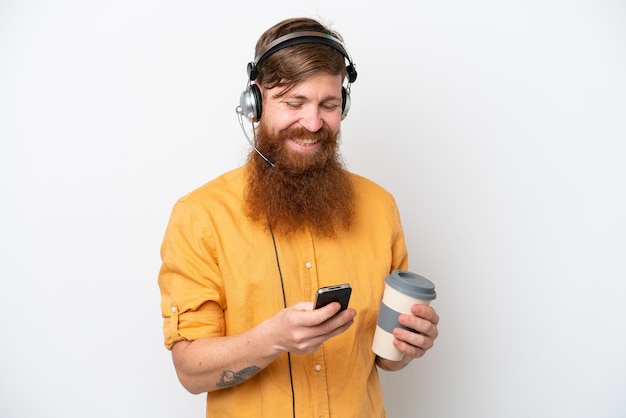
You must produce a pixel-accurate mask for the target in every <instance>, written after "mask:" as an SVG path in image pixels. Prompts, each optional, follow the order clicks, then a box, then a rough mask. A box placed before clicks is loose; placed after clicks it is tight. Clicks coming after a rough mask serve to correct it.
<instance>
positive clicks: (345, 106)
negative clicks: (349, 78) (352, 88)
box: [341, 87, 350, 120]
mask: <svg viewBox="0 0 626 418" xmlns="http://www.w3.org/2000/svg"><path fill="white" fill-rule="evenodd" d="M349 111H350V93H348V90H347V89H346V88H345V87H341V119H342V120H343V119H344V118H345V117H346V116H348V112H349Z"/></svg>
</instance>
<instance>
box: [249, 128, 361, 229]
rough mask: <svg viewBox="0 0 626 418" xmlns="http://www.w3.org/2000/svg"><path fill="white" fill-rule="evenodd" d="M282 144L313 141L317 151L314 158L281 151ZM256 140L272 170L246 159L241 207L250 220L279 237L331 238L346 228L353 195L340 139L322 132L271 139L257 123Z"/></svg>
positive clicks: (290, 133) (312, 154)
mask: <svg viewBox="0 0 626 418" xmlns="http://www.w3.org/2000/svg"><path fill="white" fill-rule="evenodd" d="M287 138H303V139H315V140H318V141H320V145H319V147H318V149H317V150H315V151H313V152H310V153H298V152H295V151H293V150H290V149H289V148H288V147H287V146H286V141H288V139H287ZM256 140H257V147H258V148H259V150H260V151H261V152H262V153H263V154H264V155H265V156H266V157H268V158H269V159H270V160H271V161H272V162H273V163H274V165H275V167H271V166H270V165H269V164H268V163H267V162H266V161H264V160H263V159H262V158H260V157H259V156H258V155H257V154H256V153H255V152H251V153H250V156H249V159H248V167H249V168H250V171H249V173H250V175H249V177H248V183H247V187H246V191H245V197H244V206H245V211H246V214H247V215H248V216H249V217H250V218H251V219H253V220H255V221H259V222H263V223H265V222H268V223H269V226H271V228H272V230H273V231H275V232H276V233H278V234H284V235H291V234H294V233H296V232H302V231H305V230H306V229H309V230H310V231H311V232H312V233H315V234H319V235H321V236H325V237H332V236H334V235H335V233H336V231H337V230H338V229H348V228H349V226H350V224H351V222H352V218H353V216H354V209H353V199H354V190H353V184H352V180H351V178H350V175H349V173H348V172H347V171H346V170H345V168H344V165H343V162H342V161H341V159H340V157H339V154H338V152H337V150H338V147H339V133H337V134H333V133H332V132H331V131H330V130H329V129H328V128H327V127H326V126H324V127H323V128H322V129H321V130H319V131H318V132H314V133H312V132H309V131H307V130H305V129H287V130H284V131H281V132H279V133H278V134H272V133H271V132H268V130H267V129H265V126H264V125H263V123H261V124H259V126H258V128H257V132H256Z"/></svg>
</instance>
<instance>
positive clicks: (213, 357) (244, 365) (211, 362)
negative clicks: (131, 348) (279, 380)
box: [172, 327, 281, 394]
mask: <svg viewBox="0 0 626 418" xmlns="http://www.w3.org/2000/svg"><path fill="white" fill-rule="evenodd" d="M280 353H281V350H279V349H278V348H276V347H273V346H272V344H271V343H270V342H269V341H267V339H266V338H265V336H264V332H263V329H262V327H256V328H253V329H251V330H249V331H247V332H245V333H242V334H239V335H234V336H228V337H213V338H203V339H199V340H195V341H179V342H177V343H176V344H175V345H174V347H173V348H172V357H173V359H174V366H175V368H176V373H177V374H178V378H179V380H180V382H181V383H182V385H183V386H184V387H185V388H186V389H187V390H188V391H189V392H191V393H194V394H198V393H202V392H211V391H214V390H218V389H223V388H227V387H230V386H234V385H237V384H239V383H242V382H244V381H246V380H248V379H250V378H251V377H252V376H254V375H255V374H257V373H258V372H259V371H261V370H262V369H263V368H265V367H266V366H267V365H269V364H270V363H271V362H272V361H273V360H274V359H275V358H276V357H277V356H278V355H279V354H280Z"/></svg>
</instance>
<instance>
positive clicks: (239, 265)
mask: <svg viewBox="0 0 626 418" xmlns="http://www.w3.org/2000/svg"><path fill="white" fill-rule="evenodd" d="M351 176H352V179H353V181H354V184H355V191H356V203H357V205H356V208H357V213H356V218H355V222H354V224H353V227H352V228H351V229H350V230H349V231H345V232H340V233H339V235H338V236H337V237H336V238H333V239H328V238H320V237H318V236H313V235H311V234H310V233H302V234H301V235H299V236H296V237H291V238H286V237H284V236H280V235H275V238H276V246H277V252H278V258H279V262H280V268H281V271H282V275H283V280H284V284H285V286H284V287H285V297H286V299H287V305H288V306H289V305H292V304H294V303H296V302H300V301H312V300H313V298H314V295H315V291H316V290H317V289H318V288H319V287H322V286H329V285H334V284H340V283H350V284H351V285H352V288H353V290H352V298H351V299H350V307H352V308H354V309H356V311H357V316H356V318H355V323H354V324H353V325H352V326H351V327H350V328H349V329H348V331H346V332H345V333H343V334H341V335H339V336H337V337H334V338H331V339H330V340H328V341H327V342H325V343H324V344H323V346H322V347H321V348H320V349H318V350H317V351H316V352H315V353H313V354H310V355H296V354H292V355H291V369H292V374H293V390H294V394H295V408H296V417H297V418H309V417H311V418H313V417H315V418H319V417H336V418H349V417H355V418H367V417H377V418H378V417H385V412H384V405H383V395H382V390H381V386H380V382H379V378H378V371H377V368H376V366H375V363H374V360H375V355H374V353H373V352H372V351H371V344H372V339H373V335H374V330H375V328H376V319H377V315H378V307H379V305H380V301H381V299H382V294H383V286H384V279H385V277H386V276H387V275H388V274H389V273H390V272H392V271H393V270H396V269H407V267H408V266H407V264H408V258H407V251H406V247H405V242H404V235H403V232H402V226H401V223H400V217H399V214H398V210H397V207H396V204H395V200H394V199H393V197H392V196H391V195H390V194H389V193H388V192H387V191H385V190H384V189H382V188H381V187H380V186H378V185H376V184H375V183H373V182H371V181H369V180H367V179H365V178H363V177H360V176H357V175H355V174H352V175H351ZM245 182H246V168H245V166H244V167H240V168H238V169H235V170H233V171H230V172H228V173H226V174H224V175H222V176H220V177H218V178H217V179H215V180H213V181H211V182H209V183H207V184H205V185H204V186H202V187H200V188H198V189H197V190H195V191H193V192H191V193H190V194H188V195H186V196H185V197H183V198H181V199H180V200H179V201H178V202H177V203H176V205H175V206H174V209H173V211H172V215H171V218H170V222H169V225H168V227H167V231H166V234H165V238H164V240H163V245H162V248H161V257H162V260H163V264H162V267H161V271H160V274H159V286H160V290H161V296H162V300H161V309H162V314H163V317H164V325H163V330H164V334H165V346H166V347H167V348H170V349H171V347H172V345H173V344H174V343H175V342H177V341H180V340H196V339H199V338H206V337H219V336H224V335H234V334H239V333H241V332H244V331H246V330H248V329H250V328H252V327H254V326H255V325H257V324H259V323H261V322H263V321H264V320H266V319H267V318H269V317H271V316H273V315H274V314H276V313H277V312H278V311H280V310H281V309H283V292H282V290H281V283H280V277H279V274H278V268H277V262H276V254H275V252H274V246H273V244H272V237H271V234H270V233H269V230H268V229H267V228H266V227H265V226H263V225H259V224H253V223H251V222H250V221H249V219H248V218H247V217H246V216H245V215H244V213H243V212H242V207H241V206H242V201H243V190H244V186H245ZM291 416H292V392H291V385H290V380H289V366H288V362H287V354H286V353H285V354H283V355H281V356H279V357H278V358H277V359H276V360H275V361H274V362H272V363H271V364H270V365H269V366H268V367H266V368H265V369H263V370H262V371H261V372H259V373H258V374H257V375H256V376H254V377H252V378H251V379H250V380H248V381H246V382H244V383H242V384H239V385H237V386H233V387H229V388H226V389H221V390H217V391H213V392H210V393H208V394H207V417H219V418H224V417H246V418H247V417H272V418H274V417H277V418H282V417H291Z"/></svg>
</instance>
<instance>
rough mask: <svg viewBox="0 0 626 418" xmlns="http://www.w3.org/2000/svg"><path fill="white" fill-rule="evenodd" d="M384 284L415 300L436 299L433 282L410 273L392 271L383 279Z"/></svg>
mask: <svg viewBox="0 0 626 418" xmlns="http://www.w3.org/2000/svg"><path fill="white" fill-rule="evenodd" d="M385 283H387V284H388V285H389V286H391V287H393V288H394V289H396V290H397V291H398V292H400V293H402V294H405V295H408V296H411V297H414V298H417V299H422V300H433V299H435V298H436V297H437V293H436V292H435V285H434V283H433V282H431V281H430V280H428V279H427V278H425V277H422V276H420V275H419V274H415V273H411V272H410V271H406V270H394V271H393V272H392V273H391V274H390V275H388V276H387V278H385Z"/></svg>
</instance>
